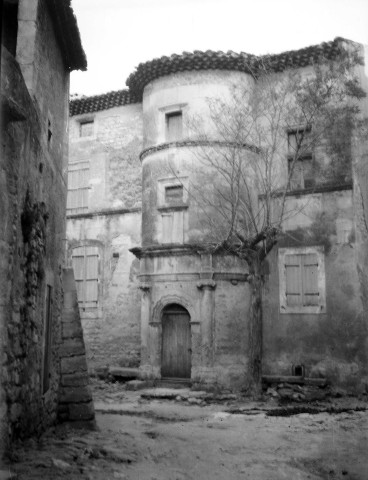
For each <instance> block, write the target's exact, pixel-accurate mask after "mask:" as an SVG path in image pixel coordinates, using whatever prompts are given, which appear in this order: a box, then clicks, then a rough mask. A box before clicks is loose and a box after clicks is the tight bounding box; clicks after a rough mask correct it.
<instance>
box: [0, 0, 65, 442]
mask: <svg viewBox="0 0 368 480" xmlns="http://www.w3.org/2000/svg"><path fill="white" fill-rule="evenodd" d="M26 17H27V18H28V19H29V20H27V22H26V23H27V25H22V24H21V23H22V19H24V18H26ZM19 19H20V25H19V30H18V35H19V37H18V47H17V56H16V59H14V57H13V56H12V55H10V54H9V53H8V52H7V51H6V50H5V49H4V48H3V49H2V64H1V94H2V105H1V107H2V108H1V110H2V124H1V131H2V138H1V150H2V151H1V164H0V165H1V169H0V182H1V186H0V191H1V202H0V205H1V207H0V208H1V218H2V229H1V233H0V244H1V255H0V257H1V263H2V265H1V269H0V270H1V277H0V278H1V279H0V282H1V288H0V290H1V294H0V295H1V315H0V316H1V330H2V332H1V333H2V335H1V339H2V340H1V341H2V348H3V352H4V353H3V355H2V358H1V361H2V382H3V388H4V392H3V394H4V396H3V401H4V400H5V402H6V404H7V415H6V418H5V421H4V424H3V432H2V437H3V440H4V441H5V442H7V441H8V440H9V439H10V440H11V439H12V438H14V437H19V436H20V437H23V436H26V435H30V434H32V433H34V432H40V431H41V430H42V429H44V428H45V427H46V426H47V425H50V424H51V423H52V422H54V421H55V419H56V407H57V400H58V399H57V393H58V385H59V357H58V345H59V343H60V341H61V326H60V322H61V310H62V285H61V266H62V263H63V260H64V251H63V246H64V245H63V238H64V235H65V202H66V182H65V177H64V176H63V161H64V160H65V157H63V155H64V153H63V146H65V143H64V133H65V125H66V122H67V114H68V103H67V102H68V94H69V92H68V85H69V72H68V71H67V70H66V69H65V67H64V64H63V61H62V59H61V53H60V50H59V47H58V44H57V41H56V38H55V35H54V32H53V29H52V27H51V25H52V24H51V19H50V17H49V14H48V11H47V9H46V6H45V3H44V2H40V5H39V7H38V6H37V2H35V1H30V2H26V1H20V2H19ZM23 27H25V29H27V28H28V30H27V32H28V33H27V39H28V42H29V43H28V44H27V41H26V40H27V39H25V37H24V35H26V30H25V29H24V28H23ZM37 28H39V30H38V31H37ZM30 50H32V52H30ZM46 50H47V52H46ZM18 52H19V58H18ZM28 53H29V54H30V55H34V56H35V57H36V56H37V58H38V60H37V61H36V60H33V57H32V59H31V60H30V63H29V65H30V64H32V65H33V66H34V65H36V64H38V68H39V74H38V75H36V74H35V70H34V69H33V67H32V68H31V67H29V68H28V67H26V66H25V63H27V62H23V63H22V58H23V59H24V56H26V55H27V54H28ZM41 57H42V58H41ZM16 60H17V61H18V60H19V63H20V64H21V68H20V67H19V64H18V63H17V61H16ZM23 67H24V68H23ZM26 70H27V71H28V74H29V75H28V76H27V75H26V74H25V71H26ZM31 70H33V73H32V75H31V73H30V71H31ZM23 75H24V76H25V78H24V77H23ZM31 77H32V80H33V85H32V88H30V84H29V83H28V80H29V79H30V78H31ZM50 118H53V119H54V123H50V124H49V123H48V122H49V119H50ZM50 133H51V134H50ZM47 292H49V294H50V295H49V297H48V296H47ZM47 298H49V318H50V328H49V330H48V332H49V335H48V336H47V335H46V331H47V329H46V326H45V319H46V316H47V305H46V299H47ZM5 425H6V427H5Z"/></svg>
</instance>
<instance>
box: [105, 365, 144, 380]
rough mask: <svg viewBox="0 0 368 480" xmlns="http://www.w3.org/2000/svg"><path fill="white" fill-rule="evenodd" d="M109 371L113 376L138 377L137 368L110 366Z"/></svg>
mask: <svg viewBox="0 0 368 480" xmlns="http://www.w3.org/2000/svg"><path fill="white" fill-rule="evenodd" d="M109 373H110V375H111V376H112V377H114V378H137V377H139V368H127V367H110V368H109Z"/></svg>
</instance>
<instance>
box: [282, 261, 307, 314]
mask: <svg viewBox="0 0 368 480" xmlns="http://www.w3.org/2000/svg"><path fill="white" fill-rule="evenodd" d="M301 257H302V256H301V255H285V276H286V304H287V305H288V306H290V307H294V306H300V305H302V302H303V296H302V279H301V268H302V263H301Z"/></svg>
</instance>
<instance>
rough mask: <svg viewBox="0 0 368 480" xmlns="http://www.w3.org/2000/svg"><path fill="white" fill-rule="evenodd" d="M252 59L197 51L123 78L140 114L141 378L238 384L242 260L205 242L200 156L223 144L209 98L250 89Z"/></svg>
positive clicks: (242, 357) (242, 365) (242, 346)
mask: <svg viewBox="0 0 368 480" xmlns="http://www.w3.org/2000/svg"><path fill="white" fill-rule="evenodd" d="M251 63H252V58H251V57H250V56H248V55H245V54H239V55H238V54H233V53H227V54H224V53H221V52H205V53H202V52H195V53H194V54H183V55H181V56H177V55H174V56H172V57H169V58H167V57H163V58H161V59H158V60H153V61H151V62H147V63H145V64H141V65H139V67H138V68H137V70H136V71H135V72H134V73H133V74H132V75H131V76H130V77H129V79H128V82H127V84H128V86H129V88H130V90H131V91H132V92H133V93H135V94H138V95H142V101H143V115H144V120H143V125H144V150H143V152H142V153H141V161H142V171H143V173H142V175H143V178H142V181H143V196H142V247H141V248H139V249H135V251H134V253H135V254H136V255H137V256H138V257H139V258H140V261H141V270H140V280H141V289H142V306H141V336H142V350H141V374H142V377H143V378H150V379H162V378H164V379H175V381H177V380H178V379H182V380H183V381H184V382H185V381H188V382H189V381H191V383H194V384H201V385H202V386H205V385H219V386H221V387H226V388H234V389H235V388H238V387H240V386H241V385H242V384H244V381H245V372H246V366H247V331H248V329H247V318H246V312H247V304H248V300H249V293H248V287H247V284H246V282H245V280H246V273H247V267H246V264H245V263H243V262H242V261H241V260H239V259H238V258H237V257H234V256H232V255H230V254H227V253H226V252H225V251H218V252H217V253H213V251H212V250H211V249H209V248H208V245H209V237H210V234H211V232H210V229H209V227H208V221H207V222H206V219H207V220H208V217H209V216H210V215H212V213H211V212H210V208H209V205H208V204H206V202H203V192H204V191H207V190H208V192H209V195H210V190H211V189H210V187H211V182H212V179H213V175H214V172H213V171H210V170H211V168H210V167H209V168H208V171H207V170H206V166H205V165H203V164H201V162H200V161H199V159H200V156H201V155H203V152H205V153H206V154H208V155H216V152H218V151H219V150H220V149H222V148H229V146H228V145H225V142H224V141H223V139H222V138H219V137H218V136H216V129H215V128H214V125H213V122H212V120H211V112H210V105H211V102H213V101H216V99H219V100H221V101H225V102H226V99H227V98H230V96H231V95H232V90H233V88H234V85H240V84H241V85H243V86H244V85H246V87H247V89H248V90H249V91H250V92H251V91H252V88H253V84H254V80H253V77H252V75H251V74H250V72H249V71H248V67H247V65H251ZM199 125H200V127H199ZM199 128H200V129H201V130H200V132H201V133H200V134H199ZM204 139H206V140H204ZM209 139H210V140H209ZM244 148H247V147H246V146H244ZM250 154H252V153H251V152H250ZM206 189H207V190H206ZM200 193H201V195H200ZM211 252H212V253H211Z"/></svg>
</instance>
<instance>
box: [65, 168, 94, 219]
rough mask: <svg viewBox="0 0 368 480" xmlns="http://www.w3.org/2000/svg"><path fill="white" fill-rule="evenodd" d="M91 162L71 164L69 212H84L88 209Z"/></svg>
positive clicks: (69, 174)
mask: <svg viewBox="0 0 368 480" xmlns="http://www.w3.org/2000/svg"><path fill="white" fill-rule="evenodd" d="M88 188H89V162H79V163H77V164H75V165H74V164H71V165H69V172H68V199H67V209H68V210H69V213H82V212H84V211H86V210H88Z"/></svg>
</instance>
